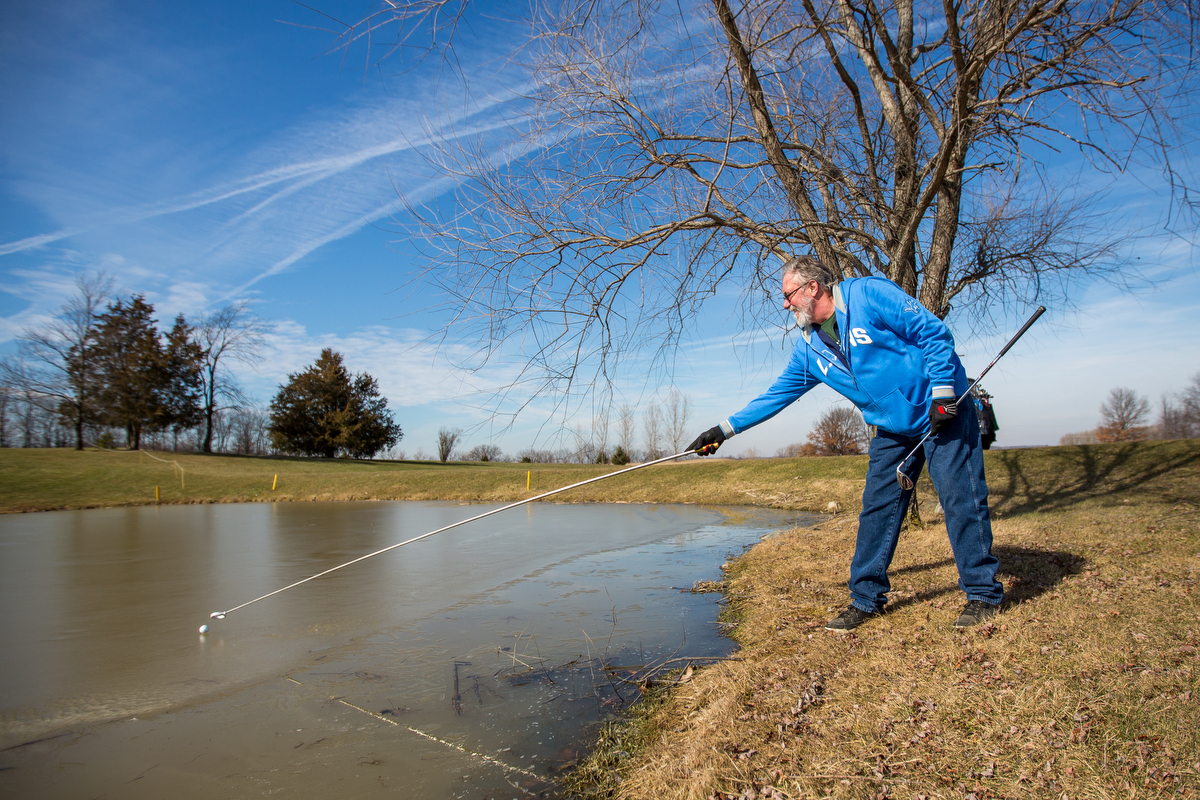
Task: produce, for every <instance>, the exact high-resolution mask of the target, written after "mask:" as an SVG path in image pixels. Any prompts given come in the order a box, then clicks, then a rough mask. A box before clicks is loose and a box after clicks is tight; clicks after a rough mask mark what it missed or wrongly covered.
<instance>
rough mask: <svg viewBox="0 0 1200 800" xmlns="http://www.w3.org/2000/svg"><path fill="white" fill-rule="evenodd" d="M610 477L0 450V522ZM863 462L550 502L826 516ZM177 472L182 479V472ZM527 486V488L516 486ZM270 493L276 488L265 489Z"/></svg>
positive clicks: (750, 464)
mask: <svg viewBox="0 0 1200 800" xmlns="http://www.w3.org/2000/svg"><path fill="white" fill-rule="evenodd" d="M618 469H620V468H619V467H612V466H588V465H550V464H504V463H463V462H450V463H448V464H441V463H436V462H427V461H425V462H423V461H350V460H340V459H339V460H325V459H305V458H256V457H245V456H218V455H197V454H182V453H164V452H156V451H146V452H126V451H117V452H114V451H100V450H85V451H83V452H76V451H74V450H52V449H29V450H24V449H6V450H0V512H14V511H45V510H52V509H63V508H101V507H107V506H122V505H144V504H150V503H154V502H155V487H158V497H159V502H162V503H247V502H302V501H313V500H467V501H479V502H513V501H516V500H521V499H524V498H527V497H532V496H535V495H538V494H541V493H543V492H547V491H550V490H551V489H557V488H559V487H562V486H567V485H569V484H572V483H576V482H578V481H582V480H585V479H587V478H590V477H594V476H597V475H603V474H605V473H609V472H616V471H617V470H618ZM865 470H866V460H865V458H863V457H858V458H835V459H811V458H810V459H790V460H784V459H764V460H754V461H732V460H722V459H710V460H707V461H701V460H700V459H698V458H692V459H688V460H686V461H684V462H680V463H675V464H660V465H656V466H653V467H647V468H646V469H644V470H638V471H636V472H633V473H630V474H628V475H623V476H620V477H617V478H614V479H613V480H612V481H602V482H599V483H596V484H594V485H592V486H587V487H584V488H582V489H578V490H572V491H571V492H570V493H566V494H563V495H559V496H558V497H556V498H554V499H555V500H558V501H561V502H572V501H574V502H636V503H643V502H668V503H713V504H725V505H729V504H733V505H764V506H777V507H783V508H797V509H803V508H806V509H814V510H815V509H818V508H822V509H823V508H824V507H825V506H826V505H827V504H828V503H829V502H830V500H838V501H839V502H841V503H843V504H846V503H854V502H856V501H857V497H858V495H860V494H861V492H862V476H863V474H864V473H865ZM181 471H182V472H181ZM527 482H528V489H527V488H526V484H527ZM272 484H274V485H275V489H274V490H272V488H271V487H272Z"/></svg>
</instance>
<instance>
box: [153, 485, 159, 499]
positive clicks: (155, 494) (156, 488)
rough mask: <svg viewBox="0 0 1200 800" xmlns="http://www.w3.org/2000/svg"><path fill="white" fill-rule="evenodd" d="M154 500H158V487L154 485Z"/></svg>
mask: <svg viewBox="0 0 1200 800" xmlns="http://www.w3.org/2000/svg"><path fill="white" fill-rule="evenodd" d="M154 502H156V503H157V502H158V487H157V486H155V487H154Z"/></svg>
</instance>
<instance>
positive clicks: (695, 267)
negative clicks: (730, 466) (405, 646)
mask: <svg viewBox="0 0 1200 800" xmlns="http://www.w3.org/2000/svg"><path fill="white" fill-rule="evenodd" d="M467 6H468V4H467V3H465V2H461V0H458V1H455V2H450V1H449V0H446V1H444V2H441V1H439V0H430V1H429V2H415V1H414V2H395V3H389V4H388V6H387V8H386V9H385V10H384V11H382V12H380V13H378V14H376V15H373V16H372V17H370V18H368V19H367V20H364V21H363V22H362V23H360V24H358V25H355V26H350V27H348V28H347V29H346V30H345V31H344V32H343V33H342V36H341V39H340V42H339V43H341V44H345V45H346V46H350V45H351V44H352V43H357V42H361V41H366V40H367V39H368V38H371V40H372V41H378V40H379V38H380V37H383V36H386V35H387V34H386V33H385V32H387V31H389V30H391V31H394V32H395V38H394V39H392V40H391V41H392V42H393V43H394V44H395V46H394V47H390V48H387V52H388V53H389V54H395V53H396V52H398V51H399V52H403V50H402V49H401V48H400V45H399V43H400V42H403V43H404V44H405V45H406V47H407V46H411V45H413V44H414V43H415V44H417V46H416V47H415V52H416V53H417V54H418V55H419V57H426V56H428V54H429V53H430V52H446V51H444V50H442V49H441V48H445V47H447V46H448V45H449V44H450V43H451V40H452V38H453V32H454V30H455V28H456V26H457V25H458V23H459V22H460V21H461V19H462V16H463V14H464V13H465V12H464V8H466V7H467ZM528 22H529V24H530V28H531V30H532V32H533V34H532V38H531V39H530V41H528V42H526V43H524V44H525V46H524V48H523V50H522V51H521V55H520V56H519V58H521V59H523V62H524V64H525V65H526V66H527V69H528V74H524V75H521V76H520V78H521V80H522V82H523V83H524V84H525V85H528V86H532V87H533V89H532V90H530V91H528V93H527V94H526V95H525V96H524V97H522V98H521V99H522V100H523V101H524V103H523V105H519V106H518V107H519V108H520V109H521V110H522V111H521V113H523V114H524V116H519V117H517V118H513V119H509V120H508V122H509V125H508V126H507V127H505V128H504V130H505V131H508V132H510V133H511V134H512V135H513V137H514V138H511V139H502V140H500V141H496V140H495V139H494V138H492V139H487V138H479V139H473V140H459V141H455V142H451V143H450V144H448V145H447V146H445V147H444V149H443V150H442V151H441V152H440V153H439V154H437V155H436V156H434V157H433V162H434V165H435V166H436V167H437V168H438V169H439V170H440V171H443V172H444V173H446V174H449V175H451V176H454V177H456V178H458V179H459V186H460V187H461V189H460V193H459V197H458V202H457V203H445V202H443V201H442V199H441V198H439V202H438V204H437V205H436V206H430V207H428V208H423V209H418V208H413V209H410V210H411V211H412V213H413V215H414V217H415V218H416V219H418V220H419V223H418V225H419V227H421V228H422V230H423V232H424V233H425V234H426V237H425V241H426V242H427V244H428V247H429V248H430V256H431V260H430V263H431V265H432V266H431V267H430V269H429V272H428V273H427V278H428V280H429V281H431V282H432V283H433V284H435V285H436V286H437V287H438V288H440V289H442V290H444V291H445V293H446V294H445V296H446V297H447V305H448V307H451V308H454V309H457V310H460V311H459V313H455V314H453V315H452V320H451V322H450V323H449V324H448V327H449V330H448V331H446V332H443V334H445V333H450V334H451V335H461V336H462V337H463V338H464V339H466V340H468V341H472V342H480V341H481V342H483V344H484V345H485V346H483V347H481V348H477V349H476V351H475V352H477V353H478V357H479V360H478V361H477V362H473V363H472V364H467V365H466V366H473V365H481V364H483V363H486V361H487V360H488V358H489V357H491V356H492V355H493V354H494V353H495V352H497V351H498V350H501V349H503V348H505V347H506V345H507V344H508V342H509V341H510V339H511V338H512V337H520V339H521V341H522V343H526V344H528V343H533V349H532V351H531V352H528V353H526V355H527V358H526V360H525V364H526V365H527V366H526V370H527V371H528V372H532V373H536V374H535V375H533V376H531V375H529V374H523V375H522V376H520V377H519V378H517V379H516V382H519V381H524V380H527V379H530V378H531V377H533V378H536V379H537V380H539V381H540V384H539V385H540V387H541V390H543V391H545V390H554V389H557V390H560V391H564V392H570V391H571V388H572V387H573V386H574V385H575V384H576V383H577V382H580V381H581V380H582V381H583V382H584V383H585V384H590V383H592V382H595V381H598V380H606V379H608V378H609V377H610V376H611V375H612V374H613V370H614V369H615V368H616V366H617V364H618V363H619V362H620V360H621V356H622V354H624V353H625V352H627V351H631V350H643V349H645V348H647V347H649V348H650V349H651V350H653V351H655V352H656V353H657V354H658V356H659V357H660V358H661V359H664V360H660V361H659V362H657V363H658V364H659V366H663V365H666V364H669V362H667V361H666V360H665V359H666V358H667V357H668V356H669V354H670V352H671V348H672V347H673V346H675V345H676V344H677V343H678V342H679V340H680V338H681V337H682V336H684V335H685V334H686V333H687V331H688V328H689V325H690V324H691V322H692V320H694V319H695V316H696V314H697V313H698V312H699V310H700V309H701V307H702V306H703V305H704V304H705V303H706V302H707V301H708V300H710V299H711V298H713V297H714V296H715V295H716V293H717V291H718V289H719V288H720V287H722V286H723V285H725V284H732V285H733V286H734V287H736V288H737V289H739V290H740V291H741V292H742V293H743V299H742V303H741V309H742V311H743V313H744V314H745V317H744V319H745V320H747V321H749V320H753V322H749V323H748V324H759V320H761V319H763V318H769V319H777V318H778V317H779V312H778V309H777V308H776V307H775V306H776V305H777V298H774V297H770V296H769V294H770V293H771V292H774V291H775V289H776V288H777V287H776V284H775V276H776V268H777V265H778V263H779V259H780V258H784V257H786V256H789V255H791V254H794V253H797V252H803V251H812V252H814V253H815V254H816V255H817V256H818V257H820V258H821V260H822V261H824V262H826V263H828V264H830V265H836V266H837V268H838V270H839V271H840V273H841V274H842V275H843V276H845V277H854V276H868V275H882V276H885V277H887V278H890V279H891V280H893V281H895V282H896V283H897V284H898V285H900V286H901V287H902V288H903V289H904V290H905V291H906V292H908V293H909V294H911V295H913V296H914V297H917V298H919V299H920V302H921V303H923V304H924V305H925V306H926V307H927V308H929V309H930V310H931V311H933V312H934V313H935V314H937V315H938V316H941V317H944V316H946V315H947V314H949V313H950V312H951V310H952V308H953V309H955V310H956V311H958V312H964V314H966V315H967V317H968V318H969V319H974V318H978V317H979V316H980V313H981V312H992V311H996V310H1000V311H1003V310H1005V309H1006V308H1009V307H1012V306H1019V305H1020V304H1023V303H1034V302H1042V303H1046V304H1048V305H1049V304H1051V303H1053V302H1069V301H1068V295H1067V292H1066V288H1067V282H1068V281H1069V279H1070V278H1071V277H1072V276H1080V275H1095V274H1104V275H1107V276H1109V277H1111V278H1113V279H1115V280H1120V279H1121V277H1122V272H1121V270H1122V269H1123V267H1122V264H1121V261H1120V259H1119V258H1117V257H1116V256H1117V255H1118V254H1119V252H1120V250H1121V245H1122V237H1121V235H1120V233H1119V232H1120V231H1122V230H1127V229H1128V227H1127V223H1126V222H1125V221H1124V217H1122V218H1121V222H1120V224H1112V221H1110V220H1108V219H1106V218H1105V217H1103V216H1098V215H1097V214H1098V212H1097V211H1096V209H1097V208H1098V207H1099V206H1098V204H1097V203H1096V202H1095V196H1094V194H1092V193H1091V192H1089V191H1087V190H1085V189H1080V190H1078V191H1072V190H1071V189H1070V187H1063V186H1062V185H1061V180H1060V177H1059V176H1058V175H1057V174H1051V172H1050V171H1049V170H1047V169H1045V166H1046V160H1047V159H1048V158H1052V157H1054V156H1053V153H1054V151H1055V150H1061V149H1067V150H1070V151H1071V152H1076V153H1081V154H1082V155H1083V157H1084V159H1085V162H1086V163H1085V165H1084V167H1083V169H1084V170H1088V169H1090V170H1093V171H1099V172H1102V173H1103V172H1108V173H1116V172H1120V171H1122V170H1124V169H1126V167H1127V166H1128V165H1138V166H1143V165H1149V166H1150V167H1151V168H1153V169H1157V170H1159V171H1160V172H1161V174H1164V175H1165V176H1166V180H1167V182H1168V184H1169V185H1170V186H1171V188H1172V191H1173V194H1174V198H1175V199H1176V201H1177V205H1176V208H1183V209H1187V210H1188V212H1189V213H1190V209H1191V201H1192V198H1191V197H1190V195H1189V187H1188V186H1187V184H1186V181H1185V178H1184V176H1183V175H1182V174H1181V172H1180V170H1178V169H1177V168H1176V165H1175V163H1174V162H1173V161H1172V159H1171V157H1170V154H1171V152H1172V147H1173V145H1174V144H1175V143H1177V142H1179V141H1183V140H1184V139H1185V138H1186V136H1187V135H1188V133H1187V131H1188V129H1189V126H1188V125H1187V124H1186V120H1187V119H1188V117H1189V115H1191V114H1192V113H1193V109H1194V107H1195V106H1194V104H1193V103H1192V102H1191V93H1192V92H1194V91H1195V87H1196V82H1195V80H1194V79H1193V77H1192V71H1193V68H1194V57H1193V55H1192V53H1193V44H1194V42H1195V38H1196V30H1197V27H1196V26H1195V25H1194V8H1193V4H1192V3H1190V2H1185V3H1165V2H1162V1H1161V0H1105V1H1104V2H1100V0H1081V2H1074V3H1068V2H1065V1H1064V0H963V2H957V3H941V4H936V3H916V2H913V0H883V2H879V1H878V0H747V1H746V2H743V3H740V4H738V5H736V6H734V5H731V4H730V3H729V2H728V0H711V2H707V3H706V2H699V3H683V4H680V3H677V2H671V3H666V2H655V0H612V2H607V3H600V2H596V0H575V1H574V2H572V1H571V0H567V2H564V3H561V4H556V5H555V6H553V7H552V8H548V7H545V6H542V5H537V6H535V7H534V10H533V12H532V13H531V16H530V18H529V20H528ZM426 37H427V38H426ZM400 57H403V55H401V56H400ZM497 135H498V134H496V132H495V129H494V128H492V129H489V132H488V133H487V134H481V136H491V137H495V136H497ZM501 153H503V154H506V155H504V156H501V155H498V154H501ZM1088 177H1089V179H1090V176H1088ZM1082 183H1083V180H1082V179H1081V184H1082ZM1113 213H1114V214H1120V213H1121V212H1120V211H1119V210H1117V211H1114V212H1113ZM407 232H408V231H406V233H407ZM763 289H766V290H767V291H766V292H764V291H763ZM764 303H765V304H769V306H765V307H764V305H763V304H764ZM765 308H771V312H770V316H769V317H766V315H765V314H760V313H759V312H761V311H764V310H765ZM762 324H765V323H762ZM516 382H514V385H515V383H516Z"/></svg>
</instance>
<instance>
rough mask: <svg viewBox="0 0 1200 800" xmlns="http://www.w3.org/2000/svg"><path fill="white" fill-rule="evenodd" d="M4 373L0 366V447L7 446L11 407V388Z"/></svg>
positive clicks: (8, 444) (8, 443)
mask: <svg viewBox="0 0 1200 800" xmlns="http://www.w3.org/2000/svg"><path fill="white" fill-rule="evenodd" d="M4 375H5V372H4V368H3V367H2V366H0V447H9V446H11V442H10V440H9V430H10V428H9V422H10V420H9V409H10V408H11V407H12V395H13V389H12V386H11V385H9V383H8V381H7V379H5V378H4Z"/></svg>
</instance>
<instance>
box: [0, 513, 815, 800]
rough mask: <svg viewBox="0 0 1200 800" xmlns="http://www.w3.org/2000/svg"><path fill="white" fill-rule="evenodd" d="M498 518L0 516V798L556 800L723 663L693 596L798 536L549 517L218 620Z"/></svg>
mask: <svg viewBox="0 0 1200 800" xmlns="http://www.w3.org/2000/svg"><path fill="white" fill-rule="evenodd" d="M481 510H486V507H479V506H463V505H459V504H451V503H337V504H335V503H329V504H315V503H314V504H278V505H258V504H255V505H206V506H167V507H148V508H133V509H112V510H93V511H80V512H54V513H47V514H36V515H21V516H9V517H5V518H3V521H2V522H0V602H2V604H3V605H2V607H3V608H4V609H5V613H4V614H3V615H0V637H3V641H4V643H5V645H4V647H3V648H2V649H0V750H2V752H0V770H2V771H0V793H2V794H4V795H5V796H22V795H23V794H25V793H26V792H28V791H32V790H33V788H34V787H37V792H36V793H37V794H38V795H39V796H41V797H93V796H97V795H99V794H103V793H104V791H105V790H108V791H111V792H112V793H113V794H116V795H120V796H126V797H140V796H145V797H155V796H162V794H164V793H165V792H168V791H169V792H170V793H171V794H172V795H174V796H177V797H181V798H188V797H193V796H194V797H208V796H212V795H213V794H214V793H218V794H222V795H241V794H248V793H258V792H260V791H261V792H263V793H270V792H273V791H282V792H284V793H286V794H287V795H288V796H300V797H310V796H311V797H318V796H327V795H328V794H329V793H331V792H335V791H336V792H339V793H342V794H344V793H345V789H346V787H347V786H363V787H365V786H366V785H367V784H371V785H372V786H375V785H378V786H379V787H382V788H386V789H390V790H392V791H400V792H402V793H405V794H408V795H410V796H430V797H442V796H445V797H457V796H462V797H484V796H493V795H496V796H512V795H513V794H514V786H520V787H523V788H525V789H527V790H530V791H535V792H538V791H548V792H550V793H552V791H553V790H552V784H550V783H543V782H539V781H538V780H537V779H535V778H533V777H530V776H531V775H536V776H540V777H541V778H548V777H549V778H552V776H553V774H554V772H555V771H556V770H558V769H560V768H562V767H563V766H564V765H568V764H569V763H570V762H571V761H573V759H574V758H576V756H577V747H578V742H579V740H580V736H581V734H582V732H583V729H584V728H585V726H586V725H587V723H589V722H591V721H594V720H595V719H597V718H598V717H599V716H600V715H601V714H603V713H604V712H605V711H606V710H611V709H612V708H614V707H616V706H617V705H619V704H620V703H622V702H624V701H627V700H629V699H632V698H635V697H636V695H637V687H636V684H637V679H638V676H639V673H638V672H637V671H636V670H637V669H638V668H644V667H656V666H662V665H664V664H667V665H668V666H670V665H677V666H682V665H683V664H684V663H686V659H687V658H689V657H690V658H693V659H694V658H702V657H712V656H719V655H721V654H724V653H727V652H728V649H729V643H728V642H727V641H726V640H724V639H722V638H721V637H719V636H718V635H717V631H716V626H715V624H714V622H715V616H716V614H715V606H714V599H715V596H712V595H709V596H701V595H691V594H687V593H683V592H680V591H679V589H678V587H687V586H690V585H691V584H692V583H694V582H695V581H696V580H701V579H711V578H714V577H716V576H717V573H718V566H719V565H720V564H721V563H722V561H724V560H725V558H726V557H727V556H728V554H729V553H730V552H736V551H738V550H740V549H741V548H742V547H744V546H746V545H748V544H751V543H753V542H754V541H756V540H757V539H758V538H759V537H760V536H762V535H764V534H765V533H767V532H769V531H770V530H772V529H777V528H780V527H784V526H788V525H793V524H797V523H798V522H799V521H800V520H799V519H798V517H797V515H795V514H781V513H775V512H761V511H755V512H753V513H752V514H750V515H749V516H743V517H738V518H732V517H731V516H730V514H729V513H728V512H717V511H714V510H710V509H699V508H694V507H686V506H635V505H586V506H571V505H545V504H539V505H537V506H532V507H528V508H525V509H514V510H513V511H511V512H508V513H507V514H501V515H496V516H493V517H489V518H487V519H486V520H480V521H479V522H477V523H473V524H472V525H467V526H464V527H462V528H456V529H454V530H452V531H448V532H446V533H445V534H441V535H439V536H435V537H432V538H431V539H427V540H424V541H421V542H418V543H415V544H413V545H410V546H408V547H404V548H400V549H398V550H394V551H391V552H389V553H386V554H384V555H381V556H378V557H376V558H373V559H370V560H368V561H365V562H362V563H360V564H356V565H354V566H353V567H350V568H348V569H346V570H344V571H341V572H337V573H334V574H332V575H329V576H326V577H323V578H320V579H318V580H316V581H312V582H311V583H307V584H304V585H303V586H300V587H297V588H295V589H292V590H289V591H288V592H284V593H282V594H280V595H277V596H275V597H272V598H269V599H267V600H263V601H261V602H259V603H255V604H253V605H250V606H248V607H246V608H244V609H242V610H240V611H237V612H235V613H234V614H231V615H230V616H229V617H228V618H227V619H225V620H221V621H211V622H210V621H209V620H208V619H207V618H208V613H209V612H210V611H213V610H217V609H225V608H230V607H233V606H235V605H238V604H239V603H242V602H245V601H246V600H249V599H252V598H254V597H257V596H259V595H262V594H265V593H267V592H269V591H272V590H274V589H277V588H279V587H280V586H284V585H287V584H289V583H292V582H294V581H296V580H299V579H301V578H304V577H307V576H308V575H312V574H314V573H316V572H320V571H322V570H324V569H328V568H330V567H332V566H336V565H337V564H340V563H343V562H345V561H349V560H350V559H352V558H355V557H357V556H360V555H362V554H364V553H367V552H371V551H374V550H377V549H380V548H382V547H386V546H387V545H390V544H393V543H395V542H397V541H400V540H402V539H404V538H408V537H411V536H413V535H416V534H419V533H424V532H426V531H429V530H434V529H436V528H440V527H443V526H445V525H448V524H450V523H452V522H455V521H457V520H459V519H463V518H465V517H468V516H474V515H475V514H477V513H480V511H481ZM205 622H208V623H209V624H211V626H212V630H211V631H210V633H209V634H208V635H206V636H199V635H198V634H197V632H196V630H197V627H198V626H199V625H200V624H202V623H205ZM672 659H683V660H675V661H672ZM667 662H670V663H669V664H668V663H667ZM39 740H40V741H39ZM451 745H453V746H451ZM4 748H8V749H4ZM456 748H460V749H456ZM481 756H487V759H484V758H482V757H481ZM501 764H504V765H508V766H510V767H513V768H520V769H521V770H524V771H523V772H522V771H518V770H516V769H508V770H506V769H504V768H503V767H502V766H500V765H501ZM364 790H365V789H364Z"/></svg>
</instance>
